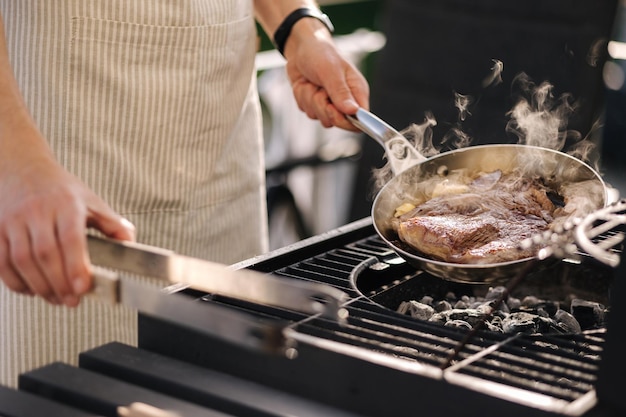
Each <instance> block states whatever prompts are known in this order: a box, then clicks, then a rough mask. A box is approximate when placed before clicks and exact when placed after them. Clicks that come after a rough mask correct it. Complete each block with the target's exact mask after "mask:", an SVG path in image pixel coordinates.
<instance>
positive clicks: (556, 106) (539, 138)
mask: <svg viewBox="0 0 626 417" xmlns="http://www.w3.org/2000/svg"><path fill="white" fill-rule="evenodd" d="M513 88H514V89H516V88H517V89H518V90H519V94H520V98H519V99H518V101H517V103H516V104H515V105H514V106H513V108H512V109H511V111H509V112H508V113H507V115H508V116H510V119H511V120H510V121H509V122H508V123H507V126H506V131H507V132H508V133H512V134H514V135H515V136H517V138H518V143H520V144H525V145H532V146H542V147H544V148H550V149H554V150H558V151H560V150H562V149H563V147H564V145H565V142H566V141H567V140H568V139H573V140H579V139H580V133H579V132H576V131H573V130H567V124H568V121H569V117H570V116H571V115H572V113H573V112H574V111H575V110H576V107H577V104H576V103H575V102H574V101H573V99H572V96H571V95H569V94H563V95H561V96H560V97H559V98H555V97H554V94H553V86H552V84H550V83H548V82H546V81H544V82H542V83H541V84H539V85H536V84H535V83H534V82H533V81H532V80H531V79H530V77H528V75H527V74H525V73H520V74H519V75H518V76H517V77H515V79H514V80H513Z"/></svg>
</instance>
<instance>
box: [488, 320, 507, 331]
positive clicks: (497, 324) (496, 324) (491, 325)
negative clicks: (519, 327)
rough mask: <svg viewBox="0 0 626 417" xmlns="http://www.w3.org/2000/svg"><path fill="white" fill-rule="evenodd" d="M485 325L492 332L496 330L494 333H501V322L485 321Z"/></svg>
mask: <svg viewBox="0 0 626 417" xmlns="http://www.w3.org/2000/svg"><path fill="white" fill-rule="evenodd" d="M485 327H486V328H487V329H488V330H490V331H492V332H496V333H502V332H503V330H502V322H496V321H493V320H492V321H487V322H485Z"/></svg>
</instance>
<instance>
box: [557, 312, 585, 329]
mask: <svg viewBox="0 0 626 417" xmlns="http://www.w3.org/2000/svg"><path fill="white" fill-rule="evenodd" d="M554 320H555V321H556V325H557V326H558V327H559V328H560V329H563V330H564V331H565V333H580V332H582V329H581V327H580V323H578V320H576V318H575V317H574V316H573V315H571V314H570V313H568V312H567V311H565V310H561V309H559V310H557V312H556V314H555V315H554Z"/></svg>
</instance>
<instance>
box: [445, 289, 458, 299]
mask: <svg viewBox="0 0 626 417" xmlns="http://www.w3.org/2000/svg"><path fill="white" fill-rule="evenodd" d="M445 299H446V300H449V301H455V300H457V297H456V294H455V293H453V292H452V291H448V293H447V294H446V296H445Z"/></svg>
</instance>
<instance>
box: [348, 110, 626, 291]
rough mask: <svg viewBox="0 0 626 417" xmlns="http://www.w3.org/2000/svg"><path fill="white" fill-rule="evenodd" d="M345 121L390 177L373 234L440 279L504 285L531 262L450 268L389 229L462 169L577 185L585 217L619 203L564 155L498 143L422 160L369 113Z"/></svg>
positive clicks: (377, 205)
mask: <svg viewBox="0 0 626 417" xmlns="http://www.w3.org/2000/svg"><path fill="white" fill-rule="evenodd" d="M348 118H349V120H350V121H351V122H352V123H353V124H354V125H355V126H356V127H357V128H359V129H360V130H362V131H363V132H364V133H366V134H367V135H368V136H370V137H372V138H373V139H375V140H376V141H378V142H379V143H380V144H381V146H383V148H384V149H385V155H386V157H387V159H388V160H389V164H390V166H391V169H392V172H393V174H394V176H393V178H392V179H391V180H390V181H388V182H387V183H386V184H385V185H384V186H383V187H382V188H381V189H380V191H379V192H378V194H377V195H376V198H375V199H374V203H373V205H372V219H373V223H374V227H375V229H376V231H377V233H378V234H379V235H380V237H381V238H382V239H383V240H384V241H385V242H386V243H387V245H389V246H390V247H391V248H392V249H393V250H394V251H395V252H396V253H397V254H398V255H399V256H401V257H402V258H404V259H405V260H406V261H407V262H409V263H410V264H411V265H413V266H415V267H416V268H419V269H422V270H424V271H426V272H429V273H431V274H433V275H435V276H437V277H440V278H443V279H447V280H451V281H457V282H465V283H476V284H483V283H490V282H496V281H504V280H506V279H507V278H511V277H512V276H514V275H515V274H516V273H517V272H519V271H520V270H521V269H522V268H524V267H525V266H526V264H527V263H529V262H531V261H533V260H535V259H536V257H528V258H523V259H518V260H513V261H507V262H497V263H487V264H460V263H450V262H443V261H439V260H436V259H432V258H430V257H428V256H426V255H421V254H418V253H416V252H414V251H413V250H411V249H409V248H407V247H406V246H404V245H403V244H402V242H400V241H399V239H398V236H397V234H396V233H395V231H394V229H393V227H392V225H391V222H392V219H393V216H394V212H395V210H396V208H397V207H399V206H400V205H401V204H403V203H405V202H407V201H415V200H416V199H418V200H419V199H421V200H422V201H423V200H427V199H428V198H430V197H429V195H430V193H431V191H432V188H433V187H434V184H436V183H439V182H441V181H443V180H445V179H446V178H448V177H449V176H450V175H451V173H454V172H459V171H461V170H463V171H464V172H465V173H467V174H468V175H470V176H471V175H476V174H479V173H488V172H493V171H496V170H501V171H502V173H503V174H507V173H511V172H516V173H517V172H521V175H524V176H528V177H535V176H536V177H541V178H543V179H544V180H545V181H546V182H547V184H548V186H549V187H550V188H552V189H554V190H556V189H558V187H559V186H560V185H562V184H566V183H580V185H581V186H582V187H581V189H582V193H584V194H585V196H584V198H585V199H587V200H588V205H589V207H588V210H589V212H591V211H594V210H597V209H599V208H602V207H605V206H607V205H609V204H610V203H612V202H615V201H617V199H618V195H617V193H616V191H615V190H613V189H611V188H609V187H607V185H606V184H605V183H604V181H603V180H602V178H601V177H600V175H599V174H598V173H597V172H596V171H595V170H594V169H593V168H591V167H590V166H589V165H587V164H585V163H584V162H582V161H581V160H579V159H577V158H574V157H572V156H570V155H568V154H566V153H563V152H559V151H555V150H552V149H548V148H543V147H537V146H528V145H512V144H498V145H480V146H470V147H467V148H463V149H457V150H453V151H449V152H444V153H441V154H438V155H435V156H433V157H430V158H425V157H424V156H422V155H421V154H420V153H419V152H418V151H417V150H416V149H415V147H414V146H413V145H412V144H411V143H410V142H409V141H408V140H407V139H406V138H404V136H402V135H401V134H400V133H399V132H398V131H396V130H395V129H393V128H392V127H391V126H389V125H388V124H387V123H385V122H384V121H382V120H381V119H379V118H378V117H376V116H375V115H373V114H372V113H370V112H368V111H366V110H364V109H359V110H358V111H357V113H356V114H355V115H354V116H349V117H348ZM594 196H595V197H594Z"/></svg>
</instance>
